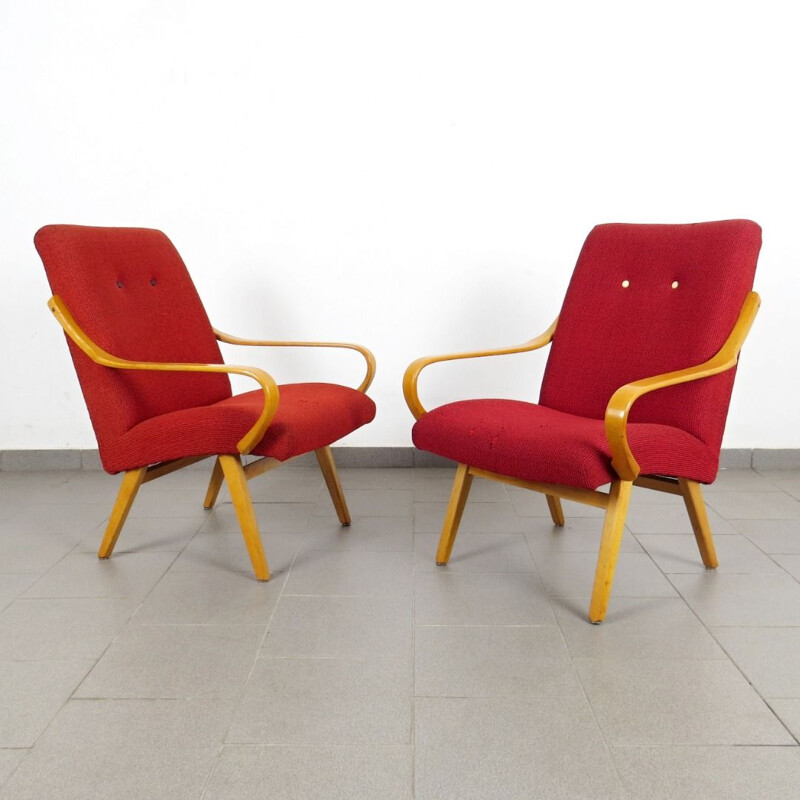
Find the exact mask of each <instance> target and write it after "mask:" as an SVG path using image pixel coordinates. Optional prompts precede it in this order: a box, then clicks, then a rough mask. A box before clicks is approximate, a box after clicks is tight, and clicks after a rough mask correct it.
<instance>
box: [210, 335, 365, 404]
mask: <svg viewBox="0 0 800 800" xmlns="http://www.w3.org/2000/svg"><path fill="white" fill-rule="evenodd" d="M213 330H214V334H215V336H216V337H217V339H218V340H219V341H220V342H225V344H238V345H247V346H249V347H339V348H344V349H346V350H355V351H357V352H359V353H361V355H362V356H364V360H365V361H366V362H367V374H366V375H365V376H364V380H363V381H361V384H360V386H359V387H358V391H359V392H366V391H367V389H369V386H370V384H371V383H372V379H373V378H374V377H375V356H374V355H372V352H371V351H370V350H368V349H367V348H366V347H362V346H361V345H360V344H350V343H349V342H282V341H261V340H259V339H242V338H240V337H239V336H231V335H230V334H229V333H223V332H222V331H219V330H217V329H216V328H214V329H213Z"/></svg>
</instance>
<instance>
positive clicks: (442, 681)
mask: <svg viewBox="0 0 800 800" xmlns="http://www.w3.org/2000/svg"><path fill="white" fill-rule="evenodd" d="M414 653H415V668H414V672H415V676H416V679H415V694H416V696H417V697H576V696H577V697H580V696H583V691H582V689H581V686H580V683H579V681H578V676H577V674H576V672H575V670H574V669H573V667H572V663H571V661H570V659H569V655H568V653H567V649H566V647H565V646H564V640H563V639H562V637H561V633H560V632H559V630H558V628H556V627H521V626H515V627H496V626H491V627H484V626H481V627H452V626H431V627H426V626H418V627H417V629H416V640H415V648H414Z"/></svg>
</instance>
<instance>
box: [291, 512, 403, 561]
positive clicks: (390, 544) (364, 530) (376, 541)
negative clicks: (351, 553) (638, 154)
mask: <svg viewBox="0 0 800 800" xmlns="http://www.w3.org/2000/svg"><path fill="white" fill-rule="evenodd" d="M304 541H305V542H306V547H307V548H308V549H314V550H375V551H383V552H385V551H395V552H406V553H407V552H410V551H411V549H412V546H413V522H412V520H411V517H356V518H354V519H353V520H352V522H351V523H350V525H347V526H343V525H340V524H339V522H338V520H336V519H335V518H334V519H328V518H326V517H312V518H311V520H310V521H309V523H308V530H307V531H306V535H305V537H304Z"/></svg>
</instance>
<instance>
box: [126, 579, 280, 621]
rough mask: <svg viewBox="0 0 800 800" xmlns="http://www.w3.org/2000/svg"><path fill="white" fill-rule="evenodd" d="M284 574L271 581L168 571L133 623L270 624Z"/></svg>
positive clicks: (137, 613)
mask: <svg viewBox="0 0 800 800" xmlns="http://www.w3.org/2000/svg"><path fill="white" fill-rule="evenodd" d="M285 581H286V576H285V574H278V575H273V577H272V578H271V580H269V581H268V582H266V583H265V582H263V581H256V580H251V576H247V575H242V574H240V573H236V572H224V571H222V570H219V571H214V572H175V571H172V570H171V571H170V572H168V573H167V574H166V575H165V576H164V577H163V578H162V579H161V581H160V582H159V584H158V586H156V587H155V589H153V591H152V592H151V593H150V595H149V596H148V597H147V599H146V600H145V601H144V603H143V604H142V607H141V608H140V609H139V610H138V611H137V612H136V615H135V616H134V618H133V620H132V623H133V624H136V625H141V624H158V625H237V624H238V625H262V626H264V625H267V624H268V623H269V620H270V618H271V616H272V612H273V611H274V610H275V605H276V603H277V602H278V598H279V597H280V595H281V592H282V591H283V587H284V583H285Z"/></svg>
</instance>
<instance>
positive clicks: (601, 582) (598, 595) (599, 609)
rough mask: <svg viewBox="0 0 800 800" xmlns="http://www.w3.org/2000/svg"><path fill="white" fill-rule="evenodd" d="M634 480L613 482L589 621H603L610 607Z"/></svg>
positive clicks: (604, 523)
mask: <svg viewBox="0 0 800 800" xmlns="http://www.w3.org/2000/svg"><path fill="white" fill-rule="evenodd" d="M632 487H633V483H632V482H631V481H621V480H620V481H614V483H612V484H611V491H610V492H609V497H608V506H607V507H606V516H605V521H604V522H603V536H602V539H601V540H600V553H599V554H598V557H597V570H596V572H595V576H594V588H593V589H592V600H591V604H590V606H589V621H590V622H592V623H594V624H597V623H598V622H602V621H603V619H604V618H605V616H606V609H607V608H608V598H609V597H610V595H611V585H612V584H613V582H614V570H615V569H616V567H617V557H618V556H619V546H620V544H621V542H622V533H623V531H624V530H625V518H626V517H627V516H628V503H629V502H630V499H631V488H632Z"/></svg>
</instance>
